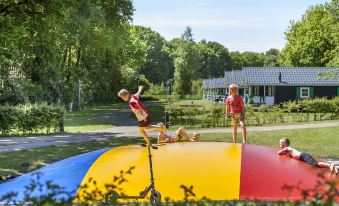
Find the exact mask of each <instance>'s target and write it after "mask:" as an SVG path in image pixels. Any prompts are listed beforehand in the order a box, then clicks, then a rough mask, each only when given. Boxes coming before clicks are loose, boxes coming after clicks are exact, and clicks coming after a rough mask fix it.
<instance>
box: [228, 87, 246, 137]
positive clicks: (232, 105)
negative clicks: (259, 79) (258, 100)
mask: <svg viewBox="0 0 339 206" xmlns="http://www.w3.org/2000/svg"><path fill="white" fill-rule="evenodd" d="M229 90H230V96H228V97H227V99H226V117H225V121H226V122H227V121H228V120H229V118H231V120H232V127H233V142H234V143H236V142H237V126H238V123H240V126H241V127H242V143H246V134H247V133H246V121H245V117H246V116H245V113H246V109H245V106H244V101H243V99H242V97H241V96H239V95H238V90H239V87H238V85H236V84H231V85H230V87H229Z"/></svg>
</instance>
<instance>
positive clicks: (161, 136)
mask: <svg viewBox="0 0 339 206" xmlns="http://www.w3.org/2000/svg"><path fill="white" fill-rule="evenodd" d="M157 126H158V127H159V133H158V143H172V142H180V140H181V138H182V137H185V139H186V140H187V141H188V142H196V141H199V140H200V134H199V133H194V134H193V137H192V139H191V138H190V137H189V136H188V134H187V132H186V131H185V130H184V128H182V127H180V128H179V129H178V130H177V131H176V132H175V133H174V134H173V135H171V136H169V135H167V134H166V133H165V131H166V127H165V126H164V124H162V123H159V124H157Z"/></svg>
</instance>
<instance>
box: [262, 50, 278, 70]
mask: <svg viewBox="0 0 339 206" xmlns="http://www.w3.org/2000/svg"><path fill="white" fill-rule="evenodd" d="M264 58H265V60H264V66H265V67H278V66H279V50H278V49H273V48H272V49H270V50H268V51H266V53H265V57H264Z"/></svg>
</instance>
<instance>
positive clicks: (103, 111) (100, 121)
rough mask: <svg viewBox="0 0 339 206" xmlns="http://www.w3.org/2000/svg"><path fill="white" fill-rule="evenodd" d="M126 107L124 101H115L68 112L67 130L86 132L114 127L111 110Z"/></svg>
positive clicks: (65, 122)
mask: <svg viewBox="0 0 339 206" xmlns="http://www.w3.org/2000/svg"><path fill="white" fill-rule="evenodd" d="M125 107H126V105H125V104H123V103H115V104H110V105H101V106H93V107H88V108H85V109H83V110H81V111H72V112H66V113H65V117H64V126H65V132H85V131H94V130H100V129H106V128H110V127H113V126H114V125H113V124H112V122H111V121H110V117H109V115H110V112H111V110H112V109H122V108H125Z"/></svg>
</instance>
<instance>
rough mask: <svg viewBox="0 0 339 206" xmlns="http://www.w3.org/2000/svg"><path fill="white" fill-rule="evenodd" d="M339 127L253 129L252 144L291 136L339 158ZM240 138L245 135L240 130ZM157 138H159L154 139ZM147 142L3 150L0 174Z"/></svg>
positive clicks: (303, 146)
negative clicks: (264, 130) (97, 151)
mask: <svg viewBox="0 0 339 206" xmlns="http://www.w3.org/2000/svg"><path fill="white" fill-rule="evenodd" d="M338 131H339V126H337V127H324V128H314V129H299V130H281V131H269V132H250V133H249V135H248V143H249V144H260V145H267V146H272V147H278V141H279V139H280V138H282V137H288V138H290V140H291V144H292V146H293V147H295V148H297V149H298V150H300V151H304V152H309V153H311V154H312V155H314V156H316V157H339V133H338ZM238 137H239V140H240V137H241V134H240V133H239V136H238ZM152 140H153V141H155V138H152ZM201 141H220V142H224V141H225V142H231V141H232V136H231V133H227V134H226V133H218V134H203V135H202V137H201ZM141 142H143V139H142V138H133V137H124V138H118V139H113V140H106V141H90V142H82V143H76V144H66V145H59V146H50V147H42V148H35V149H31V150H24V151H17V152H9V153H0V159H1V164H0V175H8V174H14V173H25V172H28V171H31V170H34V169H36V168H39V167H42V166H44V165H46V164H48V163H52V162H55V161H57V160H61V159H64V158H67V157H71V156H74V155H78V154H81V153H85V152H89V151H93V150H97V149H102V148H108V147H117V146H122V145H128V144H137V143H141Z"/></svg>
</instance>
